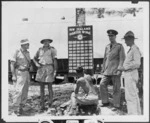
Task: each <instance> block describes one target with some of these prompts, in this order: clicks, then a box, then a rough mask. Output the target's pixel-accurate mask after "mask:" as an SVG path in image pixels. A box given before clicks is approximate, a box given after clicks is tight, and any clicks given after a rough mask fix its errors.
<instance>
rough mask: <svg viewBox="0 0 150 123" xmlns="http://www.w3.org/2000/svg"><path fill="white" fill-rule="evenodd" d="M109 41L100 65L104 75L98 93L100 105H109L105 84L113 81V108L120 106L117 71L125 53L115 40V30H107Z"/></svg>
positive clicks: (119, 84)
mask: <svg viewBox="0 0 150 123" xmlns="http://www.w3.org/2000/svg"><path fill="white" fill-rule="evenodd" d="M107 33H108V37H109V40H110V43H109V44H108V45H107V46H106V48H105V54H104V60H103V65H102V74H103V75H104V76H103V78H102V80H101V82H100V94H101V99H102V104H103V105H102V106H109V101H108V89H107V85H108V83H109V81H110V80H112V82H113V106H114V107H115V109H118V108H119V107H120V95H121V92H120V86H121V83H120V76H121V72H120V71H117V69H118V68H120V67H122V65H123V62H124V59H125V53H124V48H123V46H122V44H120V43H117V42H116V35H117V34H118V32H117V31H116V30H112V29H111V30H108V31H107Z"/></svg>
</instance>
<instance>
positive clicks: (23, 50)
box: [20, 47, 28, 52]
mask: <svg viewBox="0 0 150 123" xmlns="http://www.w3.org/2000/svg"><path fill="white" fill-rule="evenodd" d="M20 50H21V51H22V52H28V51H27V50H25V49H23V48H22V47H21V48H20Z"/></svg>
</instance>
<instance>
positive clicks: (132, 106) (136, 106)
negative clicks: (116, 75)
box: [118, 31, 141, 115]
mask: <svg viewBox="0 0 150 123" xmlns="http://www.w3.org/2000/svg"><path fill="white" fill-rule="evenodd" d="M123 39H125V43H126V45H127V46H129V47H130V49H129V51H128V53H127V56H126V59H125V61H124V63H123V66H122V68H118V70H119V71H124V78H125V98H126V101H127V110H128V114H129V115H140V114H141V107H140V100H139V96H138V92H137V90H138V89H137V86H136V84H137V83H138V79H139V76H138V68H139V67H140V64H141V53H140V50H139V48H138V47H137V46H136V45H135V43H134V39H136V38H135V37H134V33H133V32H132V31H128V32H127V33H126V34H125V35H124V38H123ZM131 76H132V77H131Z"/></svg>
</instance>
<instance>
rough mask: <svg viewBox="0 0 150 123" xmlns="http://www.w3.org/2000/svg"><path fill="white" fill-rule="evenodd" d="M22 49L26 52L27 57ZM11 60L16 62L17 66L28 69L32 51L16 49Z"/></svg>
mask: <svg viewBox="0 0 150 123" xmlns="http://www.w3.org/2000/svg"><path fill="white" fill-rule="evenodd" d="M21 51H22V52H23V53H24V55H25V56H26V58H25V56H24V55H23V54H22V52H21ZM27 60H28V61H27ZM11 61H14V62H16V66H17V68H18V69H26V68H27V67H29V62H30V61H31V58H30V53H29V51H27V50H26V51H24V50H23V49H22V48H21V49H20V50H16V51H15V53H14V54H13V56H12V58H11Z"/></svg>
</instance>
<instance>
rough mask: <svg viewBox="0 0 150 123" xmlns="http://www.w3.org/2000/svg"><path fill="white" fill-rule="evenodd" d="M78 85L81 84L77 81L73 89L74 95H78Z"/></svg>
mask: <svg viewBox="0 0 150 123" xmlns="http://www.w3.org/2000/svg"><path fill="white" fill-rule="evenodd" d="M80 84H81V82H80V80H77V82H76V86H75V89H74V92H75V95H76V94H78V92H79V88H80V86H81V85H80Z"/></svg>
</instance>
